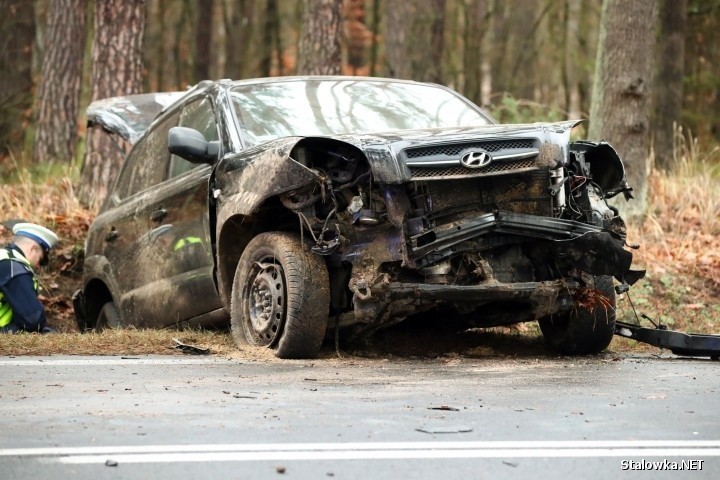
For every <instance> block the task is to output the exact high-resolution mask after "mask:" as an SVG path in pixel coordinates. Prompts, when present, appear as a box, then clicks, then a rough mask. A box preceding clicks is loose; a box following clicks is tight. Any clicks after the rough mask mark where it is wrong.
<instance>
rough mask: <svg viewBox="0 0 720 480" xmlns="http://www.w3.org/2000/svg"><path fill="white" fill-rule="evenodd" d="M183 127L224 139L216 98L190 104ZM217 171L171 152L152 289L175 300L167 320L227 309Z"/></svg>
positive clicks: (156, 212) (160, 189) (157, 212)
mask: <svg viewBox="0 0 720 480" xmlns="http://www.w3.org/2000/svg"><path fill="white" fill-rule="evenodd" d="M179 126H183V127H189V128H193V129H195V130H198V131H200V132H201V133H202V134H203V135H205V138H206V139H207V140H208V141H219V140H220V139H219V134H218V128H217V122H216V120H215V115H214V112H213V108H212V100H211V98H210V97H204V96H203V97H196V98H195V99H194V100H192V101H190V102H188V103H186V104H185V105H184V106H183V109H182V112H181V114H180V118H179ZM165 138H166V139H167V136H166V137H165ZM211 172H212V166H211V165H197V164H193V163H190V162H188V161H187V160H184V159H182V158H180V157H178V156H176V155H171V156H170V157H169V162H168V167H167V170H166V173H165V179H164V181H163V182H162V183H160V184H158V185H157V186H156V187H155V191H154V195H155V198H156V202H155V207H154V208H153V210H152V211H151V212H150V221H151V225H150V230H149V232H148V236H149V237H150V238H152V251H151V252H150V254H151V255H152V256H153V258H154V259H155V261H154V264H155V269H156V272H157V281H156V283H155V284H154V286H153V288H152V291H153V292H154V294H155V295H159V296H161V297H162V298H167V299H169V301H168V302H166V303H164V304H163V305H162V306H161V311H159V312H156V313H155V314H156V315H161V316H162V318H163V323H164V324H175V323H178V322H182V321H185V320H188V319H191V318H194V317H197V316H200V315H203V314H206V313H209V312H212V311H214V310H218V309H221V308H222V304H221V302H220V298H219V297H218V295H217V290H216V288H215V283H214V261H213V250H212V243H211V239H210V217H209V211H210V208H209V205H208V202H209V198H210V197H209V181H210V174H211ZM138 295H143V293H141V292H138ZM144 303H145V304H147V305H150V306H153V308H156V305H157V302H154V301H153V300H152V299H146V300H145V302H144Z"/></svg>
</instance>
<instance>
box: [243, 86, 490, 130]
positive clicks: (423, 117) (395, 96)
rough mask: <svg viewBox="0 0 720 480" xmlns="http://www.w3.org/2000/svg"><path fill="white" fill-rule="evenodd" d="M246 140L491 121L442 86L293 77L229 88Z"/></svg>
mask: <svg viewBox="0 0 720 480" xmlns="http://www.w3.org/2000/svg"><path fill="white" fill-rule="evenodd" d="M230 98H231V99H232V104H233V108H234V110H235V114H236V116H237V119H238V121H239V122H240V129H241V131H243V133H244V134H245V137H246V139H247V140H248V142H249V143H250V144H257V143H261V142H264V141H268V140H272V139H274V138H279V137H285V136H296V135H297V136H324V135H341V134H346V133H373V132H388V131H393V130H411V129H422V128H438V127H460V126H478V125H487V124H490V123H492V122H491V121H490V120H489V119H488V118H487V117H485V116H484V115H483V114H482V113H481V112H480V110H479V109H478V107H476V106H474V105H472V104H471V103H469V102H468V101H467V100H465V99H463V98H462V97H460V96H458V95H456V94H454V93H452V92H451V91H449V90H446V89H444V88H441V87H436V86H433V85H423V84H414V83H403V82H387V81H372V80H355V79H353V80H291V81H282V82H274V83H264V84H250V85H239V86H235V87H233V88H232V89H231V90H230Z"/></svg>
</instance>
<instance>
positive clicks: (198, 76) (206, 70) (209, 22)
mask: <svg viewBox="0 0 720 480" xmlns="http://www.w3.org/2000/svg"><path fill="white" fill-rule="evenodd" d="M214 4H215V2H214V0H206V1H204V2H200V5H198V8H197V22H196V25H195V57H194V60H195V62H194V63H195V65H194V71H195V72H194V73H195V75H194V80H195V82H199V81H201V80H207V79H209V78H210V54H209V52H210V43H211V42H212V28H213V7H214Z"/></svg>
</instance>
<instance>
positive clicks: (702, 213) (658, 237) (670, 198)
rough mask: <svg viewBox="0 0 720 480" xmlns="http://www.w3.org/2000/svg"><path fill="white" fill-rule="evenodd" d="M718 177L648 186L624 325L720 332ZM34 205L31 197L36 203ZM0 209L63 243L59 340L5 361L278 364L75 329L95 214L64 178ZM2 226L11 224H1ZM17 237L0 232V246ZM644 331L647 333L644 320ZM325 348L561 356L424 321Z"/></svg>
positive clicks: (2, 195) (48, 288) (55, 315)
mask: <svg viewBox="0 0 720 480" xmlns="http://www.w3.org/2000/svg"><path fill="white" fill-rule="evenodd" d="M717 181H718V180H717V172H707V171H691V170H688V171H685V172H682V173H681V174H675V175H672V176H668V175H665V174H658V173H655V174H653V175H652V176H651V177H650V179H649V184H648V191H649V192H650V193H649V195H650V197H649V205H650V209H649V212H648V215H647V216H646V217H645V218H644V219H642V220H638V221H635V222H632V223H630V225H629V229H628V243H638V244H640V245H641V246H640V248H639V249H638V250H636V251H635V252H634V255H635V267H636V268H645V269H647V272H648V273H647V276H646V277H645V278H644V279H643V280H641V281H639V282H638V283H637V284H636V285H635V286H634V287H633V288H632V289H631V291H630V294H629V295H630V297H629V298H628V295H621V296H619V297H618V302H617V310H616V313H617V318H618V319H619V320H623V321H627V322H636V321H637V320H636V319H637V317H636V314H635V313H636V312H637V314H638V315H640V314H645V315H647V316H648V317H650V318H652V319H653V320H654V321H655V322H659V323H662V324H664V325H667V326H668V327H669V328H670V329H672V330H680V331H687V332H694V333H718V334H720V304H718V301H717V299H718V297H719V296H720V189H718V188H717V187H716V186H715V184H716V183H717ZM29 199H32V200H29ZM0 208H1V209H2V210H0V211H4V212H14V213H13V214H14V215H15V216H16V217H17V218H22V219H25V220H28V221H35V222H38V223H42V224H46V225H50V226H52V227H53V228H54V229H55V230H56V231H57V232H58V235H59V236H60V238H61V243H60V244H59V245H58V247H57V248H56V249H55V252H54V254H53V257H52V259H51V263H50V266H49V267H48V268H45V269H43V270H42V271H41V273H40V279H41V286H42V288H43V293H42V295H41V300H42V301H43V303H44V304H45V305H46V308H47V311H48V317H49V319H50V322H49V323H50V325H51V326H52V327H54V328H55V329H56V330H57V331H58V334H56V335H44V336H43V335H37V334H20V335H7V336H5V335H2V336H0V355H46V354H78V355H80V354H103V355H139V354H178V355H180V354H182V350H178V349H175V348H174V346H175V341H174V340H175V339H178V340H180V341H181V342H183V343H186V344H193V345H198V346H202V347H206V348H210V350H211V352H212V353H214V354H218V355H225V356H229V357H233V358H246V359H251V358H272V355H271V353H270V352H269V351H268V350H266V349H261V348H253V347H243V348H237V347H235V345H234V344H233V340H232V336H231V335H230V333H229V332H228V331H222V330H221V331H196V330H183V331H177V330H135V329H128V330H122V331H106V332H101V333H84V334H81V333H79V332H78V329H77V326H76V324H75V321H74V317H73V311H72V302H71V296H72V294H73V292H74V291H75V290H76V289H78V288H79V287H80V281H81V272H82V260H83V245H84V239H85V235H86V232H87V228H88V226H89V225H90V222H91V220H92V218H93V213H92V212H90V211H88V210H86V209H84V208H82V207H81V206H80V205H79V204H78V203H77V200H76V199H75V197H74V193H73V191H72V187H71V182H70V181H69V180H68V179H67V178H65V179H59V180H53V181H51V182H46V183H44V184H40V185H38V184H33V183H32V182H29V181H24V182H19V183H17V184H6V185H4V186H3V189H2V192H0ZM2 220H3V221H7V220H11V219H2ZM9 240H10V232H9V231H8V229H7V228H5V227H3V226H0V241H1V242H2V243H3V244H6V243H7V242H8V241H9ZM643 324H644V325H646V326H650V323H649V322H648V321H647V320H643ZM332 340H333V339H332V338H329V339H327V341H326V342H325V345H326V346H325V347H324V350H323V352H322V354H321V357H328V356H337V355H340V356H347V355H357V356H375V355H385V356H393V355H398V356H419V357H437V356H447V355H451V356H452V355H460V356H470V357H473V356H479V357H486V356H491V357H492V356H518V355H520V356H527V355H540V356H542V355H545V356H547V355H554V354H553V353H552V352H551V351H549V350H548V349H546V348H545V347H544V346H543V343H542V339H541V335H540V332H539V329H538V328H537V325H536V324H520V325H517V326H513V327H509V328H493V329H486V330H471V331H466V332H463V333H458V332H443V331H441V330H438V329H437V328H436V326H433V325H428V323H427V322H426V321H419V322H412V321H408V322H405V323H404V324H400V325H398V326H397V327H394V328H392V329H389V330H388V331H385V332H381V333H379V334H376V335H375V336H374V337H372V338H371V339H370V340H369V341H368V343H366V344H363V345H354V346H346V345H338V346H336V345H334V342H333V341H332ZM609 351H610V352H611V353H613V352H627V351H645V352H647V351H659V350H658V349H656V348H654V347H650V346H647V345H644V344H639V343H636V342H634V341H632V340H627V339H624V338H620V337H616V338H615V339H614V340H613V343H612V344H611V346H610V349H609Z"/></svg>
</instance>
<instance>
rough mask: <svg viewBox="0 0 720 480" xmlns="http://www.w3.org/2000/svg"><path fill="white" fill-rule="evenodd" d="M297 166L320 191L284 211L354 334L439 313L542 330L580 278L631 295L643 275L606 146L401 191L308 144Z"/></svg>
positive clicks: (339, 147)
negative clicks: (617, 204)
mask: <svg viewBox="0 0 720 480" xmlns="http://www.w3.org/2000/svg"><path fill="white" fill-rule="evenodd" d="M535 143H537V142H535ZM478 151H479V152H482V150H478ZM538 156H539V155H538ZM291 158H292V159H293V160H295V161H297V162H299V163H301V164H302V165H304V166H306V167H307V168H309V169H311V170H312V171H313V172H314V173H315V174H316V175H317V181H316V182H314V183H311V184H308V185H306V186H304V187H302V188H300V189H296V190H293V191H291V192H288V193H286V194H283V195H282V196H281V201H282V204H283V205H284V206H285V207H286V208H288V209H290V210H291V211H293V212H295V214H296V215H297V217H298V222H299V227H298V228H299V229H300V232H301V234H302V235H303V237H304V238H308V239H309V238H311V239H312V243H313V245H312V247H311V250H312V252H313V253H315V254H317V255H321V256H324V257H325V258H326V262H327V265H328V269H329V272H330V279H331V294H332V298H331V310H332V312H331V313H332V314H334V315H335V316H336V317H337V319H338V322H339V324H340V325H341V326H346V325H355V329H356V330H357V331H358V333H364V332H370V331H374V330H375V329H377V328H379V327H382V326H385V325H389V324H392V323H395V322H397V321H399V320H402V319H404V318H405V317H407V316H409V315H411V314H413V313H417V312H422V311H424V310H428V309H431V308H436V307H442V308H451V309H452V310H453V311H454V312H456V313H458V314H462V315H465V316H466V317H467V318H468V320H469V322H470V323H471V324H473V325H476V326H494V325H502V324H508V323H516V322H519V321H530V320H538V319H541V318H543V317H547V316H549V315H552V314H555V313H557V312H560V311H563V310H568V309H571V308H573V305H574V302H573V295H577V293H576V291H577V289H579V288H582V286H583V285H584V282H583V277H584V276H585V275H588V274H590V275H609V276H614V277H615V278H617V280H618V281H619V282H621V283H622V284H629V283H634V281H636V280H637V279H638V278H639V277H638V275H641V274H637V273H635V272H632V271H630V263H631V260H632V255H631V254H630V253H629V252H628V251H626V250H625V249H624V248H623V246H624V244H625V224H624V222H623V220H622V219H621V218H620V216H619V215H618V212H617V209H615V208H614V207H612V206H610V205H609V204H608V203H607V201H606V200H607V199H608V198H611V197H613V196H615V195H618V194H620V193H623V194H624V195H625V196H626V197H628V198H629V197H630V192H631V189H630V188H629V187H628V186H627V184H626V183H625V175H624V169H623V165H622V162H621V161H620V159H619V158H618V157H617V154H616V153H615V151H614V150H613V149H612V147H610V146H609V145H608V144H606V143H591V142H577V143H574V144H571V145H570V149H569V155H568V160H567V163H565V164H559V165H557V166H555V168H534V167H533V166H532V158H531V159H530V160H531V161H530V162H529V165H530V168H527V167H525V168H521V169H519V171H517V170H516V169H514V168H512V167H509V168H507V169H506V170H504V171H500V172H491V173H486V172H485V171H482V170H471V169H464V170H463V169H460V170H458V169H456V171H457V172H458V173H456V174H455V175H452V174H450V175H448V172H446V171H443V170H444V169H437V170H436V171H435V172H433V170H432V168H433V167H434V165H432V166H431V164H427V165H424V167H425V170H426V171H427V170H429V171H430V172H429V174H428V173H427V172H421V173H425V176H421V174H418V173H417V172H413V173H414V175H413V180H412V181H409V182H406V183H401V184H386V183H381V182H377V181H375V179H374V177H373V172H372V169H371V167H370V165H369V163H368V161H367V160H366V158H365V156H364V155H363V153H362V152H361V151H360V150H358V149H357V148H355V147H353V146H351V145H346V144H342V143H337V142H322V141H318V142H309V141H308V142H303V143H300V144H299V145H298V146H296V147H295V149H294V150H293V151H292V153H291ZM415 170H416V171H419V170H421V169H420V168H416V169H415ZM478 172H481V173H478ZM433 173H434V175H433Z"/></svg>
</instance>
